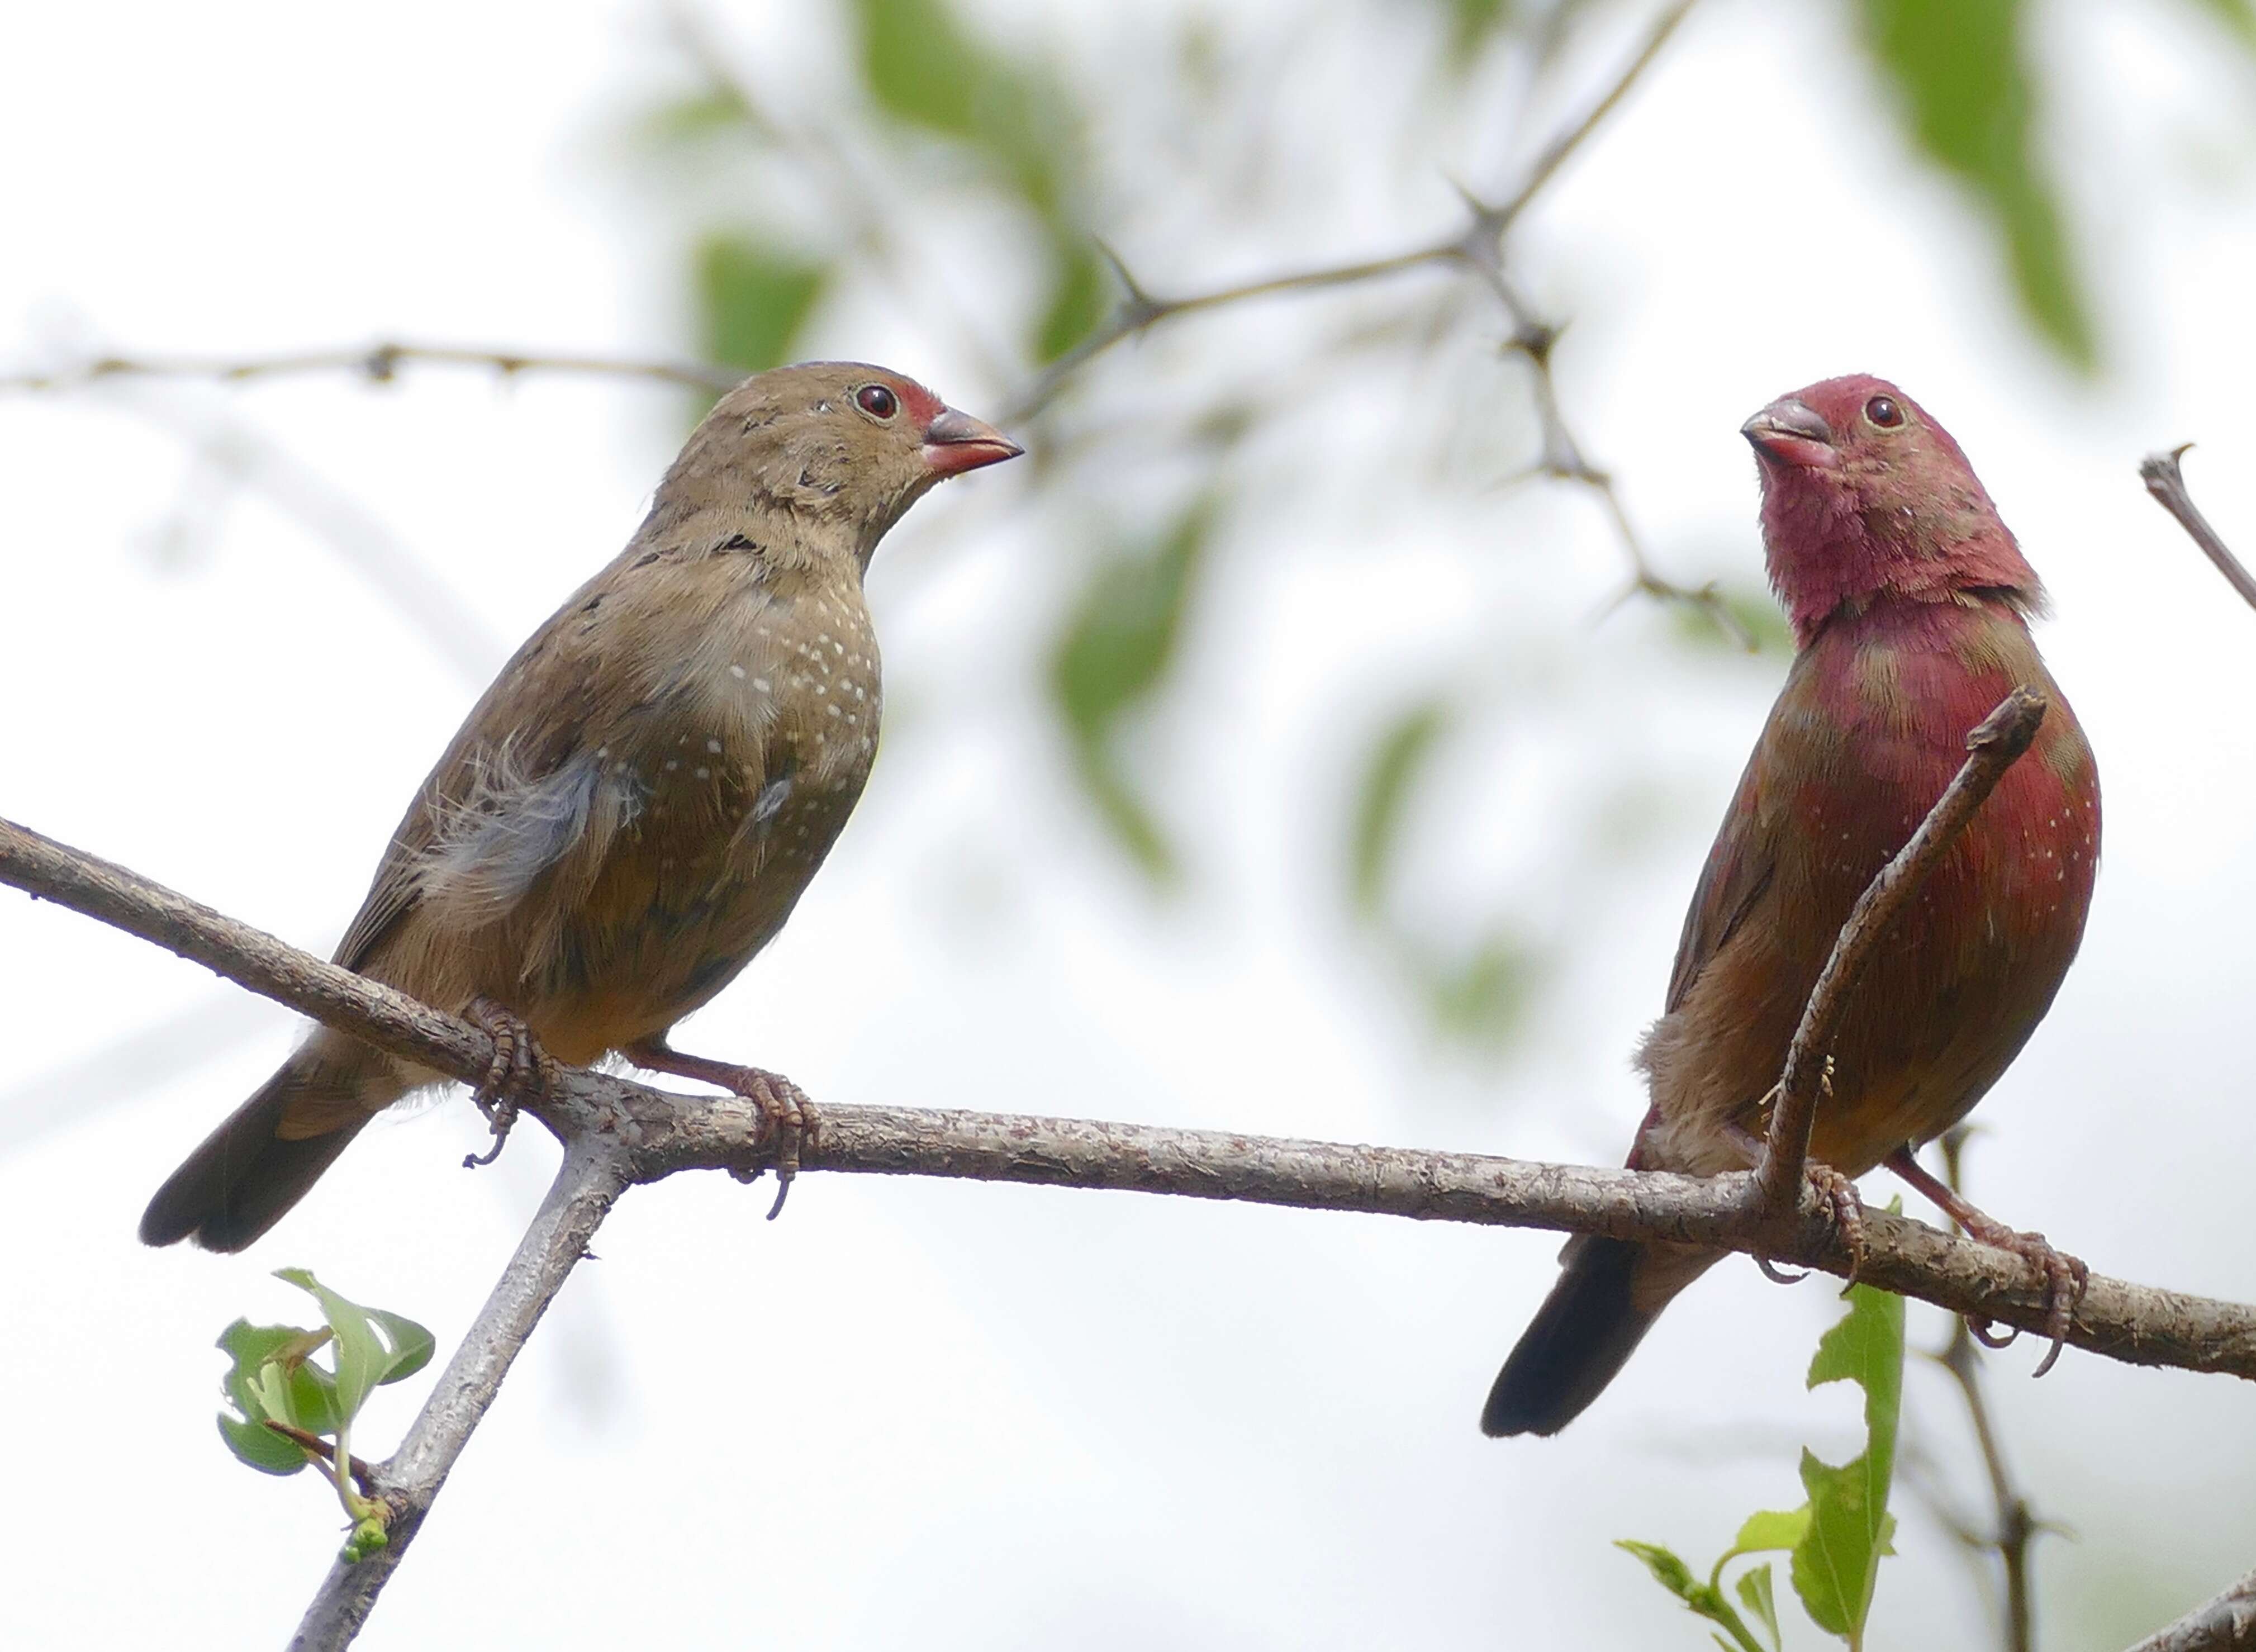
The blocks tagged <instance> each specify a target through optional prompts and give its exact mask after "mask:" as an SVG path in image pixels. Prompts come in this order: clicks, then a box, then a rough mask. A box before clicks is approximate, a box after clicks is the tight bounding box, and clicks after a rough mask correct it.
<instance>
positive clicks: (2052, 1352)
mask: <svg viewBox="0 0 2256 1652" xmlns="http://www.w3.org/2000/svg"><path fill="white" fill-rule="evenodd" d="M1887 1165H1888V1168H1889V1169H1891V1170H1893V1171H1894V1172H1895V1173H1896V1175H1899V1176H1900V1177H1902V1178H1903V1180H1905V1181H1906V1182H1907V1183H1910V1184H1911V1186H1912V1188H1913V1189H1914V1190H1915V1191H1916V1192H1917V1193H1918V1194H1919V1195H1920V1197H1922V1198H1924V1199H1926V1200H1927V1201H1928V1203H1929V1204H1933V1205H1935V1207H1936V1208H1937V1209H1938V1210H1940V1211H1942V1213H1943V1214H1944V1215H1945V1216H1948V1217H1949V1218H1950V1219H1951V1220H1952V1221H1953V1222H1956V1224H1957V1225H1959V1227H1960V1228H1961V1229H1962V1230H1963V1231H1964V1232H1965V1234H1966V1237H1967V1238H1969V1239H1973V1240H1975V1241H1976V1242H1977V1243H1978V1244H1982V1245H1987V1246H1991V1247H1992V1248H1993V1249H1996V1250H2001V1251H2010V1252H2011V1253H2013V1254H2014V1255H2015V1256H2020V1257H2024V1258H2026V1259H2027V1260H2029V1261H2032V1262H2034V1263H2035V1264H2036V1265H2037V1267H2040V1268H2041V1269H2042V1270H2043V1271H2044V1276H2045V1324H2044V1334H2045V1336H2046V1337H2047V1338H2048V1339H2049V1340H2050V1341H2051V1343H2052V1346H2051V1347H2050V1348H2048V1349H2047V1350H2046V1351H2045V1357H2044V1358H2043V1359H2040V1360H2039V1361H2037V1368H2036V1369H2035V1370H2034V1372H2032V1373H2030V1374H2031V1375H2032V1376H2038V1377H2041V1376H2042V1375H2044V1373H2046V1372H2048V1371H2049V1370H2051V1369H2052V1368H2053V1366H2055V1365H2056V1364H2058V1363H2059V1361H2060V1351H2061V1350H2062V1348H2063V1347H2065V1346H2066V1345H2068V1331H2069V1325H2070V1324H2072V1323H2074V1321H2075V1318H2076V1309H2077V1308H2078V1307H2079V1306H2081V1305H2082V1303H2083V1293H2084V1292H2085V1291H2087V1290H2089V1289H2090V1288H2091V1269H2090V1267H2087V1266H2086V1265H2085V1263H2084V1261H2083V1258H2082V1257H2079V1256H2070V1255H2069V1253H2067V1252H2066V1251H2062V1250H2055V1249H2054V1248H2053V1245H2052V1242H2051V1241H2050V1240H2049V1239H2046V1238H2045V1236H2044V1235H2043V1234H2041V1233H2024V1232H2021V1231H2020V1229H2019V1228H2014V1227H2008V1226H2006V1225H2005V1224H2004V1223H2003V1222H2000V1221H1999V1220H1998V1218H1996V1217H1994V1216H1992V1215H1990V1214H1988V1213H1987V1212H1986V1211H1981V1210H1979V1209H1977V1208H1976V1207H1975V1206H1974V1205H1972V1204H1968V1203H1967V1202H1966V1200H1965V1199H1964V1198H1963V1197H1961V1196H1960V1195H1959V1192H1958V1190H1956V1188H1954V1187H1952V1186H1951V1185H1950V1184H1949V1183H1947V1182H1942V1181H1940V1180H1938V1179H1937V1178H1936V1177H1935V1176H1933V1175H1929V1174H1928V1171H1927V1169H1926V1168H1925V1167H1923V1166H1922V1165H1921V1163H1920V1162H1919V1161H1918V1160H1917V1159H1916V1158H1914V1156H1913V1154H1912V1150H1911V1148H1910V1147H1908V1146H1907V1147H1899V1148H1897V1149H1896V1151H1895V1152H1893V1153H1892V1154H1889V1155H1888V1160H1887ZM1966 1329H1967V1330H1968V1331H1971V1332H1972V1333H1973V1336H1974V1339H1975V1340H1976V1341H1977V1342H1978V1343H1980V1344H1981V1345H1983V1346H1984V1347H1985V1348H2003V1347H2005V1346H2006V1345H2007V1344H2009V1343H2011V1342H2012V1341H2013V1339H2014V1338H2017V1337H2019V1336H2020V1334H2021V1333H2020V1331H2019V1330H2018V1329H2015V1328H2013V1327H2011V1326H2008V1327H2007V1328H2006V1331H2004V1332H2002V1333H2000V1332H1999V1331H1997V1330H1996V1328H1995V1327H1994V1325H1993V1324H1992V1322H1991V1321H1990V1320H1988V1319H1985V1318H1984V1317H1981V1316H1979V1315H1977V1314H1969V1315H1967V1316H1966Z"/></svg>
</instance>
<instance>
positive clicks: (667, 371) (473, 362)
mask: <svg viewBox="0 0 2256 1652" xmlns="http://www.w3.org/2000/svg"><path fill="white" fill-rule="evenodd" d="M418 362H419V363H427V364H431V365H434V366H444V367H483V368H487V369H490V371H494V372H497V373H499V374H501V375H502V376H503V377H504V378H514V377H515V376H517V375H518V374H519V373H536V372H538V373H582V374H594V375H596V376H598V377H601V378H647V379H653V380H655V381H657V382H659V383H660V384H666V385H683V386H686V387H687V388H688V389H691V390H704V391H710V392H712V393H713V394H715V395H716V396H718V395H721V394H723V393H724V392H728V391H730V390H733V389H735V388H736V387H737V385H740V384H742V383H743V382H744V374H743V373H742V372H741V371H737V370H736V369H734V368H730V367H720V366H716V365H713V364H710V363H705V362H663V361H645V360H638V359H635V358H633V357H622V356H583V355H576V354H572V353H569V352H564V353H559V352H557V351H553V350H549V351H542V350H511V349H496V348H493V347H491V346H489V345H475V344H417V343H411V342H406V341H405V340H399V339H386V340H382V341H379V342H377V343H374V344H370V345H369V346H367V347H366V348H365V349H317V350H301V351H296V352H291V353H286V354H282V355H278V356H252V357H214V356H97V357H94V358H92V359H91V360H88V361H85V362H81V363H80V364H77V365H75V366H71V367H62V368H55V369H53V370H50V371H46V372H25V373H9V374H4V375H0V391H11V390H29V391H41V390H78V389H82V388H83V387H85V386H86V385H93V384H97V383H99V382H101V381H102V380H103V379H109V378H208V379H215V380H217V381H219V382H221V383H222V384H242V383H243V382H245V381H247V380H250V379H253V378H296V377H300V376H303V375H306V374H309V373H335V372H349V373H357V374H359V375H360V376H361V377H363V378H366V379H367V380H368V381H369V383H370V384H372V385H388V384H390V383H391V381H392V380H393V379H395V378H398V376H399V370H400V368H401V367H402V366H405V365H406V364H410V363H418Z"/></svg>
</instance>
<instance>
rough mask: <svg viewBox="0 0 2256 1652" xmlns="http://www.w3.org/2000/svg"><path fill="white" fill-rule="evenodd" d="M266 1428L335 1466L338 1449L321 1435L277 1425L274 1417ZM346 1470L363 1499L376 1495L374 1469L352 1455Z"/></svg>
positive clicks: (286, 1424) (346, 1463)
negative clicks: (358, 1488)
mask: <svg viewBox="0 0 2256 1652" xmlns="http://www.w3.org/2000/svg"><path fill="white" fill-rule="evenodd" d="M266 1426H267V1427H268V1428H269V1429H271V1430H273V1431H274V1432H275V1433H277V1434H278V1435H280V1436H281V1437H283V1438H284V1439H286V1440H287V1441H289V1442H290V1444H293V1445H294V1446H296V1447H298V1448H299V1450H300V1451H311V1452H312V1453H313V1454H314V1456H315V1457H318V1458H321V1461H323V1462H324V1463H328V1464H330V1465H335V1462H336V1460H337V1448H336V1447H335V1446H334V1445H331V1444H329V1443H328V1441H327V1440H325V1439H323V1438H322V1437H321V1436H320V1435H318V1434H311V1433H308V1432H307V1430H304V1429H300V1428H293V1427H292V1426H291V1425H290V1424H289V1423H277V1422H276V1421H275V1420H274V1419H273V1418H272V1417H268V1418H267V1419H266ZM345 1469H346V1472H349V1473H350V1474H351V1476H352V1477H353V1484H354V1485H356V1486H359V1487H360V1494H361V1495H362V1496H363V1497H373V1496H375V1495H376V1478H377V1476H376V1471H375V1470H374V1469H372V1468H370V1466H369V1465H367V1464H365V1463H363V1462H362V1461H361V1460H360V1458H357V1457H354V1456H351V1455H350V1454H348V1455H347V1456H346V1458H345Z"/></svg>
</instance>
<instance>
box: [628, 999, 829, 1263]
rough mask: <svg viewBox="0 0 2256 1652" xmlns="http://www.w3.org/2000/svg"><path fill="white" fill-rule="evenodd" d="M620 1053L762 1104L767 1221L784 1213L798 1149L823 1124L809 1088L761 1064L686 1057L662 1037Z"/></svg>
mask: <svg viewBox="0 0 2256 1652" xmlns="http://www.w3.org/2000/svg"><path fill="white" fill-rule="evenodd" d="M619 1054H621V1055H624V1056H625V1057H626V1058H627V1059H628V1060H629V1061H631V1062H632V1063H634V1064H635V1065H636V1066H638V1067H640V1068H642V1069H644V1070H646V1071H649V1072H653V1073H671V1074H673V1076H674V1077H676V1078H694V1079H696V1080H697V1081H698V1082H699V1083H700V1084H718V1085H720V1086H721V1088H722V1089H723V1090H726V1091H731V1092H732V1093H734V1094H736V1095H738V1096H741V1097H743V1098H744V1099H745V1100H746V1101H749V1102H750V1103H751V1104H752V1105H753V1106H755V1107H757V1108H758V1109H759V1113H760V1139H761V1140H763V1141H765V1142H772V1144H773V1145H774V1155H773V1159H774V1164H775V1173H776V1196H775V1204H773V1205H772V1206H771V1207H770V1208H769V1210H768V1220H769V1221H771V1222H772V1221H774V1220H775V1219H776V1218H777V1217H779V1216H780V1215H781V1214H782V1213H783V1202H784V1199H785V1198H786V1197H787V1196H788V1195H789V1194H790V1192H791V1182H792V1178H793V1176H795V1175H798V1174H799V1155H800V1150H801V1148H803V1147H805V1146H806V1144H807V1142H809V1141H811V1140H814V1137H815V1135H816V1133H817V1132H818V1130H819V1129H820V1127H821V1117H820V1116H819V1115H818V1114H817V1113H816V1112H815V1110H814V1103H813V1102H812V1101H810V1100H808V1099H807V1092H806V1091H803V1090H801V1089H800V1087H799V1086H798V1085H797V1084H793V1083H792V1082H791V1080H790V1079H788V1078H786V1077H784V1076H783V1075H782V1074H781V1073H772V1072H769V1071H768V1070H766V1069H765V1068H763V1067H744V1066H740V1065H738V1064H737V1063H734V1062H724V1061H713V1060H711V1059H709V1058H708V1057H706V1056H703V1055H684V1054H683V1053H682V1052H681V1051H680V1050H678V1049H676V1048H673V1045H671V1044H669V1043H667V1042H666V1040H665V1038H664V1037H663V1036H660V1037H657V1038H646V1039H645V1040H643V1041H642V1042H640V1043H639V1044H630V1045H628V1046H627V1047H626V1048H624V1049H623V1050H621V1051H620V1052H619ZM758 1175H759V1172H758V1171H757V1170H755V1171H752V1172H751V1174H750V1175H745V1176H744V1177H742V1178H741V1179H742V1180H744V1181H746V1182H750V1181H751V1180H753V1179H754V1178H755V1177H757V1176H758Z"/></svg>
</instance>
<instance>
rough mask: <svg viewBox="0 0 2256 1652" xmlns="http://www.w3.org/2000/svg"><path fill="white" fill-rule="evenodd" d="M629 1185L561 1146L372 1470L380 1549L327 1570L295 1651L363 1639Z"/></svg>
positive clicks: (620, 1159)
mask: <svg viewBox="0 0 2256 1652" xmlns="http://www.w3.org/2000/svg"><path fill="white" fill-rule="evenodd" d="M627 1185H628V1178H627V1171H626V1159H625V1154H623V1153H622V1152H621V1151H620V1149H619V1148H618V1147H617V1144H616V1143H612V1142H608V1141H604V1140H600V1139H592V1138H591V1139H586V1140H578V1141H573V1142H569V1143H568V1144H567V1145H566V1147H565V1152H564V1162H563V1164H562V1165H561V1166H560V1167H559V1168H558V1169H557V1172H556V1180H555V1181H554V1182H553V1183H552V1184H551V1185H550V1187H549V1190H548V1197H546V1199H544V1200H542V1201H541V1205H540V1209H539V1211H538V1212H536V1213H535V1215H534V1216H533V1218H532V1225H531V1226H530V1227H528V1228H527V1229H526V1230H525V1238H524V1239H522V1240H520V1241H519V1242H518V1247H517V1253H516V1254H515V1255H514V1256H512V1257H511V1259H510V1263H509V1266H508V1267H507V1268H505V1269H504V1271H503V1273H502V1276H501V1282H500V1283H498V1284H497V1285H496V1286H495V1287H494V1288H493V1294H492V1295H490V1296H488V1297H487V1298H486V1305H485V1307H484V1308H483V1310H480V1311H479V1314H478V1317H477V1318H476V1321H475V1322H474V1323H473V1324H471V1326H470V1329H469V1332H468V1334H466V1335H465V1336H464V1337H463V1338H462V1346H461V1347H459V1348H458V1349H456V1350H455V1357H454V1359H451V1360H449V1361H448V1365H447V1369H446V1372H445V1373H444V1374H442V1375H441V1377H440V1379H439V1385H438V1387H435V1388H434V1389H433V1390H432V1393H431V1397H430V1398H429V1399H428V1400H427V1401H424V1405H423V1409H422V1410H421V1412H420V1413H419V1414H418V1415H417V1416H416V1418H415V1422H414V1423H413V1425H412V1427H410V1428H409V1429H408V1430H407V1437H406V1438H405V1439H404V1440H402V1441H401V1442H400V1444H399V1449H398V1451H394V1452H393V1453H392V1454H391V1457H390V1458H386V1459H385V1460H384V1463H383V1465H381V1466H380V1467H378V1468H377V1470H376V1477H377V1481H378V1483H379V1484H381V1486H383V1488H384V1490H383V1495H384V1501H385V1503H386V1504H387V1505H388V1506H389V1507H390V1510H391V1520H390V1521H389V1523H388V1524H387V1525H386V1527H385V1528H384V1539H385V1541H384V1547H383V1548H382V1549H380V1550H377V1552H376V1553H374V1554H373V1555H370V1557H367V1558H366V1559H364V1560H362V1561H360V1562H358V1563H357V1564H348V1563H347V1562H345V1561H342V1560H340V1561H338V1562H336V1563H335V1564H334V1565H333V1566H331V1567H330V1569H329V1575H328V1578H325V1579H324V1580H323V1581H322V1584H321V1588H320V1590H319V1591H318V1592H316V1593H315V1594H314V1600H313V1604H312V1605H311V1606H307V1608H306V1615H305V1617H304V1618H303V1619H301V1620H300V1622H299V1625H298V1632H297V1634H294V1635H293V1636H292V1637H291V1640H290V1646H291V1648H292V1652H335V1649H336V1648H342V1647H343V1646H346V1645H348V1644H349V1642H350V1641H351V1640H352V1638H353V1637H354V1636H355V1635H356V1634H359V1633H360V1627H361V1625H362V1623H363V1622H364V1621H365V1620H367V1617H368V1614H369V1613H370V1610H371V1609H372V1608H373V1607H374V1606H375V1605H376V1598H377V1594H378V1593H380V1592H382V1590H383V1588H384V1585H385V1584H387V1583H389V1582H390V1581H391V1574H392V1573H393V1572H394V1571H398V1567H399V1563H400V1561H401V1559H402V1558H404V1557H405V1554H406V1552H407V1547H408V1545H409V1544H410V1543H413V1542H414V1541H415V1534H416V1532H417V1531H418V1530H419V1528H420V1527H421V1526H422V1523H423V1516H424V1515H425V1514H427V1513H429V1512H430V1508H431V1504H432V1501H433V1500H434V1499H435V1498H436V1497H437V1496H438V1495H439V1492H440V1490H441V1487H443V1486H445V1485H446V1483H447V1475H448V1472H449V1471H450V1470H452V1469H453V1467H454V1466H455V1458H459V1457H460V1456H461V1455H462V1448H463V1447H464V1446H465V1445H467V1444H469V1438H470V1436H471V1434H472V1433H473V1432H475V1431H476V1428H477V1426H478V1423H479V1422H480V1421H481V1420H482V1419H483V1417H484V1415H485V1414H486V1410H487V1408H489V1407H490V1406H491V1405H492V1404H493V1401H494V1396H495V1395H496V1394H498V1393H499V1392H500V1391H501V1383H502V1379H503V1378H504V1377H505V1376H507V1375H508V1374H509V1367H510V1365H511V1361H513V1360H514V1359H516V1358H517V1356H518V1352H520V1351H521V1350H522V1349H523V1348H524V1346H525V1340H526V1338H529V1337H531V1336H532V1331H533V1328H534V1327H535V1326H536V1325H538V1324H539V1323H540V1317H541V1315H542V1314H544V1313H546V1311H547V1310H548V1304H549V1303H552V1302H553V1301H555V1300H556V1293H557V1292H558V1291H560V1290H561V1289H562V1288H564V1281H566V1280H567V1279H568V1278H569V1277H570V1276H571V1273H572V1270H573V1268H574V1267H576V1266H578V1264H579V1262H580V1260H581V1258H582V1257H583V1256H585V1255H586V1254H587V1253H588V1242H589V1239H592V1238H593V1237H594V1236H595V1232H596V1228H597V1227H598V1226H599V1225H601V1224H602V1222H603V1218H604V1217H605V1216H607V1215H609V1214H610V1208H611V1206H612V1204H614V1203H615V1202H616V1201H617V1198H618V1196H619V1195H620V1193H621V1192H623V1191H624V1190H625V1188H626V1187H627Z"/></svg>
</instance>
